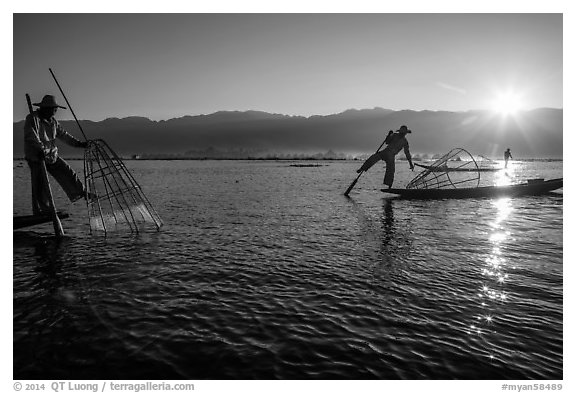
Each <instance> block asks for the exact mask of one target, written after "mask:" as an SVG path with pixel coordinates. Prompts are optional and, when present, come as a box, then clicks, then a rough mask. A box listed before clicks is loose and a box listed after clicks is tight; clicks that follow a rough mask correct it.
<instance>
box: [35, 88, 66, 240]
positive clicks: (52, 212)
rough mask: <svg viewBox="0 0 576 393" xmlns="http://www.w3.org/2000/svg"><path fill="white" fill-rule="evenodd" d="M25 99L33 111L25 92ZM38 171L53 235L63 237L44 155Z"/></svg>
mask: <svg viewBox="0 0 576 393" xmlns="http://www.w3.org/2000/svg"><path fill="white" fill-rule="evenodd" d="M26 101H27V102H28V111H29V112H30V114H33V113H34V109H33V108H32V101H30V96H29V95H28V94H26ZM40 172H41V173H42V179H43V180H44V183H45V184H46V192H47V193H48V204H49V207H50V216H51V217H52V224H53V225H54V235H55V236H56V237H57V238H62V237H64V228H63V227H62V223H61V222H60V218H58V213H57V212H56V206H55V205H54V198H53V197H52V190H51V189H50V180H49V179H48V171H47V170H46V163H45V162H44V157H42V159H41V160H40Z"/></svg>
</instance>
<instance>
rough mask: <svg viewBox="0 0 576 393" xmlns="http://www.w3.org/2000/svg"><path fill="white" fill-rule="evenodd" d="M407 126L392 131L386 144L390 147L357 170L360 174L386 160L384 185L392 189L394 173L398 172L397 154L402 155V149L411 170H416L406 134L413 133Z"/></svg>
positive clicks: (369, 159) (376, 154) (373, 156)
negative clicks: (396, 164)
mask: <svg viewBox="0 0 576 393" xmlns="http://www.w3.org/2000/svg"><path fill="white" fill-rule="evenodd" d="M411 132H412V131H410V130H409V129H408V127H406V126H402V127H400V129H399V130H398V131H397V132H395V133H393V132H392V131H390V133H388V136H387V137H386V140H385V141H384V143H386V144H387V145H388V146H386V148H384V150H381V151H378V152H376V153H375V154H373V155H372V156H370V157H369V158H368V159H367V160H366V162H364V164H363V165H362V167H361V168H360V169H358V170H357V172H358V173H361V172H364V171H367V170H368V169H370V168H371V167H372V166H373V165H374V164H376V163H377V162H378V161H380V160H384V162H385V163H386V174H385V175H384V184H385V185H387V186H388V188H392V183H393V182H394V172H395V170H396V167H395V162H394V161H395V157H396V154H398V153H400V151H401V150H402V149H404V154H406V158H407V159H408V162H409V163H410V169H411V170H414V164H412V155H411V154H410V146H409V145H408V140H407V139H406V134H409V133H411Z"/></svg>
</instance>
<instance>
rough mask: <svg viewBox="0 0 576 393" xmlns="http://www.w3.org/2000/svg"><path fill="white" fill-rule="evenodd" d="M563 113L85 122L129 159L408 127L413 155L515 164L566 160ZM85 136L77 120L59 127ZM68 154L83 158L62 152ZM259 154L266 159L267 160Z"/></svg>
mask: <svg viewBox="0 0 576 393" xmlns="http://www.w3.org/2000/svg"><path fill="white" fill-rule="evenodd" d="M562 120H563V109H555V108H537V109H533V110H529V111H523V112H520V113H519V114H518V116H516V117H512V116H509V117H503V116H499V115H495V114H493V113H492V112H490V111H485V110H470V111H462V112H453V111H431V110H421V111H415V110H409V109H406V110H400V111H395V110H390V109H384V108H380V107H375V108H372V109H348V110H346V111H343V112H341V113H337V114H331V115H313V116H309V117H304V116H291V115H284V114H279V113H268V112H264V111H256V110H249V111H218V112H214V113H211V114H206V115H194V116H191V115H186V116H182V117H178V118H172V119H168V120H158V121H156V120H150V119H148V118H146V117H143V116H130V117H126V118H114V117H111V118H107V119H105V120H102V121H90V120H80V123H81V125H82V128H83V129H84V132H85V133H86V135H87V136H88V138H93V139H104V140H106V141H107V142H108V144H109V145H110V146H112V147H113V148H114V150H115V151H116V152H117V153H118V154H121V155H125V156H126V155H136V154H138V155H151V154H171V155H182V154H185V153H186V152H190V151H203V150H207V149H210V148H211V149H212V150H219V151H224V152H225V151H230V152H238V151H250V152H252V153H251V154H257V152H260V153H261V154H269V153H270V152H276V153H283V152H304V153H306V152H320V151H322V152H325V151H328V150H332V151H334V152H341V153H344V154H348V155H352V156H353V155H358V154H362V153H368V152H371V151H373V150H375V149H376V147H378V146H379V145H380V143H381V141H382V140H383V139H384V137H385V136H386V134H387V132H388V130H397V129H398V128H400V126H401V125H404V124H405V125H407V126H408V127H409V128H410V129H412V131H413V132H412V134H409V135H408V140H409V142H410V147H411V150H412V152H420V153H430V154H431V153H442V152H447V151H448V150H450V149H451V148H453V147H463V148H466V149H467V150H469V151H470V152H471V153H473V154H483V155H487V156H492V157H500V156H501V155H502V152H503V151H504V149H505V148H507V147H510V148H511V149H512V151H513V152H514V153H515V157H516V156H518V157H551V158H558V157H562V136H563V121H562ZM59 121H60V123H61V124H62V126H63V127H64V129H66V130H67V131H68V132H70V133H72V134H73V135H76V136H78V135H79V132H78V131H77V130H78V126H77V125H76V124H75V122H74V121H72V120H59ZM23 125H24V121H23V120H22V121H18V122H14V123H13V154H14V157H19V156H22V155H23V141H22V139H23V136H22V128H23ZM59 146H60V149H61V152H62V154H67V155H78V154H79V153H78V150H76V149H73V148H69V147H68V146H66V145H65V144H64V143H60V144H59ZM260 153H258V154H260Z"/></svg>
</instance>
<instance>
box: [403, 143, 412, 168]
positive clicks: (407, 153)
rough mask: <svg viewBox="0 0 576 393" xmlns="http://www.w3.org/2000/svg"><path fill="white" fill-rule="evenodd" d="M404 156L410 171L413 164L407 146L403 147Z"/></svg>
mask: <svg viewBox="0 0 576 393" xmlns="http://www.w3.org/2000/svg"><path fill="white" fill-rule="evenodd" d="M404 154H406V159H407V160H408V162H409V163H410V169H412V170H413V169H414V164H413V163H412V155H411V154H410V147H409V146H408V144H406V146H404Z"/></svg>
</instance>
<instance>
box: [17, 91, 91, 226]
mask: <svg viewBox="0 0 576 393" xmlns="http://www.w3.org/2000/svg"><path fill="white" fill-rule="evenodd" d="M34 105H35V106H37V107H38V109H37V110H35V111H34V112H32V113H31V114H29V115H28V116H26V122H25V124H24V157H25V158H26V161H27V162H28V166H29V167H30V174H31V178H32V212H33V213H34V214H35V215H36V214H47V213H48V212H49V211H50V203H49V195H48V185H47V184H45V181H44V176H42V172H41V170H42V165H41V162H42V161H41V160H44V161H45V163H46V170H47V171H48V172H49V173H50V174H51V175H52V176H53V177H54V178H55V179H56V181H57V182H58V183H59V184H60V186H61V187H62V189H63V190H64V191H65V192H66V195H67V196H68V198H69V199H70V201H71V202H76V201H77V200H79V199H81V198H85V197H86V190H85V188H84V185H83V184H82V182H81V181H80V179H79V178H78V176H77V175H76V173H75V172H74V170H73V169H72V168H71V167H70V165H68V163H67V162H66V161H64V160H63V159H62V158H60V157H59V156H58V147H57V146H56V138H59V139H62V140H63V141H64V142H66V144H68V145H70V146H74V147H79V148H86V147H88V142H82V141H79V140H77V139H76V138H74V137H73V136H72V135H70V134H69V133H67V132H66V131H65V130H64V129H63V128H62V126H61V125H60V124H59V123H58V121H57V120H56V119H55V118H54V116H55V115H56V112H57V110H58V108H62V109H66V107H64V106H61V105H59V104H58V103H57V102H56V99H55V98H54V96H52V95H45V96H44V98H42V101H41V102H39V103H35V104H34Z"/></svg>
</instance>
